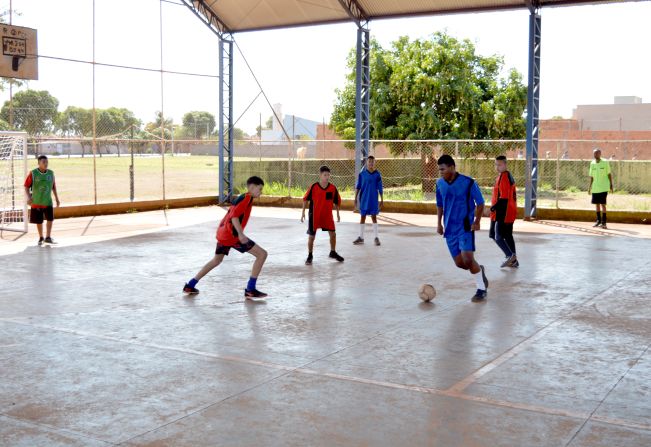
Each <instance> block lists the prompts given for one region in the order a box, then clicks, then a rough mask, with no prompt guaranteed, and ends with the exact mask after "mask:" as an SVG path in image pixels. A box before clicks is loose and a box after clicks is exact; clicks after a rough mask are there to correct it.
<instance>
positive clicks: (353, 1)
mask: <svg viewBox="0 0 651 447" xmlns="http://www.w3.org/2000/svg"><path fill="white" fill-rule="evenodd" d="M339 3H340V4H341V7H342V8H344V10H345V11H346V13H347V14H348V15H349V16H350V18H351V19H353V21H354V22H355V23H356V24H357V26H358V27H361V26H364V24H365V23H366V22H368V20H369V18H368V14H366V12H365V11H364V9H363V8H362V6H361V5H360V4H359V2H358V1H357V0H339Z"/></svg>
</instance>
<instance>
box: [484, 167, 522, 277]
mask: <svg viewBox="0 0 651 447" xmlns="http://www.w3.org/2000/svg"><path fill="white" fill-rule="evenodd" d="M495 170H496V171H497V172H498V174H499V175H498V176H497V179H496V180H495V186H493V198H492V200H491V228H490V233H489V237H490V238H491V239H494V240H495V243H496V244H497V246H498V247H500V248H501V249H502V251H503V252H504V255H505V256H506V260H505V261H504V262H503V263H502V265H501V267H519V266H520V263H519V262H518V257H517V256H516V254H515V241H514V240H513V222H515V218H516V216H517V213H518V202H517V195H516V190H515V179H514V178H513V176H512V175H511V173H510V172H509V171H508V168H507V166H506V157H505V156H504V155H500V156H499V157H497V158H496V159H495Z"/></svg>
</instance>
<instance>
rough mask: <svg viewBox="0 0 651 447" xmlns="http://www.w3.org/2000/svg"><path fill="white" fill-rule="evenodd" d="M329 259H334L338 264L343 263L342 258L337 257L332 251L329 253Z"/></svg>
mask: <svg viewBox="0 0 651 447" xmlns="http://www.w3.org/2000/svg"><path fill="white" fill-rule="evenodd" d="M329 257H331V258H332V259H336V260H337V261H339V262H344V258H342V257H341V256H339V253H337V252H336V251H334V250H333V251H331V252H330V255H329Z"/></svg>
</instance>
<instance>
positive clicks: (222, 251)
mask: <svg viewBox="0 0 651 447" xmlns="http://www.w3.org/2000/svg"><path fill="white" fill-rule="evenodd" d="M253 247H255V242H253V241H252V240H251V239H249V242H247V243H246V244H241V243H239V242H238V243H236V244H235V245H222V244H220V243H219V242H217V248H216V249H215V254H216V255H224V256H228V253H229V252H230V251H231V248H234V249H235V250H237V251H239V252H240V253H246V252H248V251H251V249H252V248H253Z"/></svg>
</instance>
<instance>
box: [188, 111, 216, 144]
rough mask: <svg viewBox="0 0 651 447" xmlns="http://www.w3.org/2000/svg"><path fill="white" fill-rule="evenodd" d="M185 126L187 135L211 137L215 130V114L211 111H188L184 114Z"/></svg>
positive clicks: (198, 137)
mask: <svg viewBox="0 0 651 447" xmlns="http://www.w3.org/2000/svg"><path fill="white" fill-rule="evenodd" d="M183 127H185V129H186V135H190V136H192V137H193V138H194V139H200V138H204V137H206V138H207V137H209V136H210V135H212V133H213V131H214V130H215V115H213V114H212V113H210V112H202V111H195V112H188V113H186V114H185V115H183Z"/></svg>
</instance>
